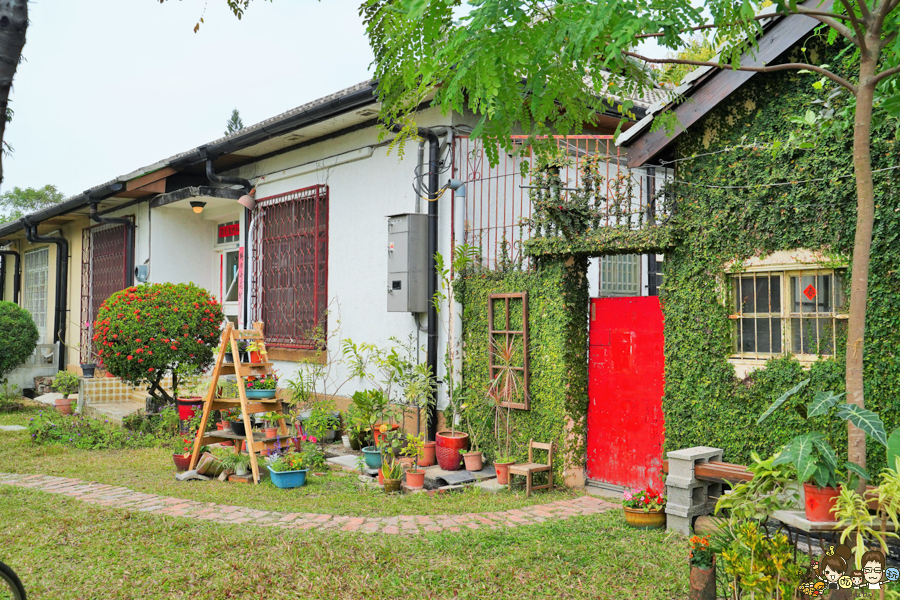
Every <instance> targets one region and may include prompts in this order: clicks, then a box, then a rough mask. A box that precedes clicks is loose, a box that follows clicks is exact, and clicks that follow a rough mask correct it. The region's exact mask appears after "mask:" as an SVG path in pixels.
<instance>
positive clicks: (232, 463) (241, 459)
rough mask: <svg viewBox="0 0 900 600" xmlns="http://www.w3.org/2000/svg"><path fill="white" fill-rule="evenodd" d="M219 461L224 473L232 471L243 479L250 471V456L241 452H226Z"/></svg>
mask: <svg viewBox="0 0 900 600" xmlns="http://www.w3.org/2000/svg"><path fill="white" fill-rule="evenodd" d="M220 460H221V461H222V466H223V467H224V468H225V470H226V471H232V472H233V473H234V474H235V475H237V476H239V477H243V476H244V475H246V474H247V473H248V472H249V470H250V455H249V454H244V453H243V452H230V451H229V452H227V453H225V454H224V455H223V456H222V457H221V458H220Z"/></svg>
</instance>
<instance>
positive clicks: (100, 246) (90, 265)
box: [80, 223, 133, 363]
mask: <svg viewBox="0 0 900 600" xmlns="http://www.w3.org/2000/svg"><path fill="white" fill-rule="evenodd" d="M127 240H128V237H127V232H126V230H125V226H124V225H122V224H121V223H117V224H106V225H97V226H95V227H87V228H85V229H84V230H83V231H82V235H81V322H82V324H84V323H90V324H91V325H88V326H86V327H82V328H81V352H80V354H81V362H82V363H89V362H94V361H95V359H93V358H92V351H93V340H92V337H93V329H94V328H93V322H94V321H95V320H96V319H97V314H98V313H99V312H100V305H101V304H103V302H104V301H105V300H106V299H107V298H109V297H110V296H111V295H113V294H114V293H116V292H118V291H119V290H122V289H124V288H125V282H126V281H127V274H128V270H129V269H131V268H133V266H132V265H128V264H125V260H126V257H127V252H126V251H125V244H126V242H127Z"/></svg>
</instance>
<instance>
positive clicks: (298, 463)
mask: <svg viewBox="0 0 900 600" xmlns="http://www.w3.org/2000/svg"><path fill="white" fill-rule="evenodd" d="M266 468H267V469H268V470H269V474H270V475H271V477H272V483H274V484H275V487H277V488H281V489H289V488H296V487H301V486H303V485H305V484H306V474H307V473H308V472H309V466H308V465H307V464H306V462H305V461H304V455H303V453H302V452H286V453H284V454H282V455H281V456H279V457H278V458H277V459H276V460H274V461H272V462H270V463H269V464H268V465H266Z"/></svg>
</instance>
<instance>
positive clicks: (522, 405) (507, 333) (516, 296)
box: [488, 292, 531, 410]
mask: <svg viewBox="0 0 900 600" xmlns="http://www.w3.org/2000/svg"><path fill="white" fill-rule="evenodd" d="M495 300H503V301H504V303H503V307H504V308H503V310H504V315H505V319H504V328H503V329H494V301H495ZM510 300H521V301H522V329H520V330H512V329H510V327H509V308H510V306H509V305H510ZM495 335H503V336H504V339H505V341H506V344H507V346H508V345H509V343H510V341H511V340H512V339H513V338H514V337H515V336H520V337H521V338H522V366H521V367H512V368H513V369H514V370H516V371H521V372H522V387H523V390H524V391H523V398H522V400H523V401H522V402H507V401H504V402H501V403H500V406H502V407H503V408H515V409H519V410H530V409H531V395H530V394H529V392H528V383H529V377H528V375H529V370H528V292H517V293H511V294H490V295H489V296H488V377H489V378H490V381H493V380H494V377H496V375H495V374H494V371H495V369H499V368H500V367H499V366H495V364H494V347H493V343H492V341H493V339H494V336H495Z"/></svg>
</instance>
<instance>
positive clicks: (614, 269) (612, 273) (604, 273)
mask: <svg viewBox="0 0 900 600" xmlns="http://www.w3.org/2000/svg"><path fill="white" fill-rule="evenodd" d="M600 295H601V296H640V295H641V255H640V254H622V255H615V256H602V257H601V258H600Z"/></svg>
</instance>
